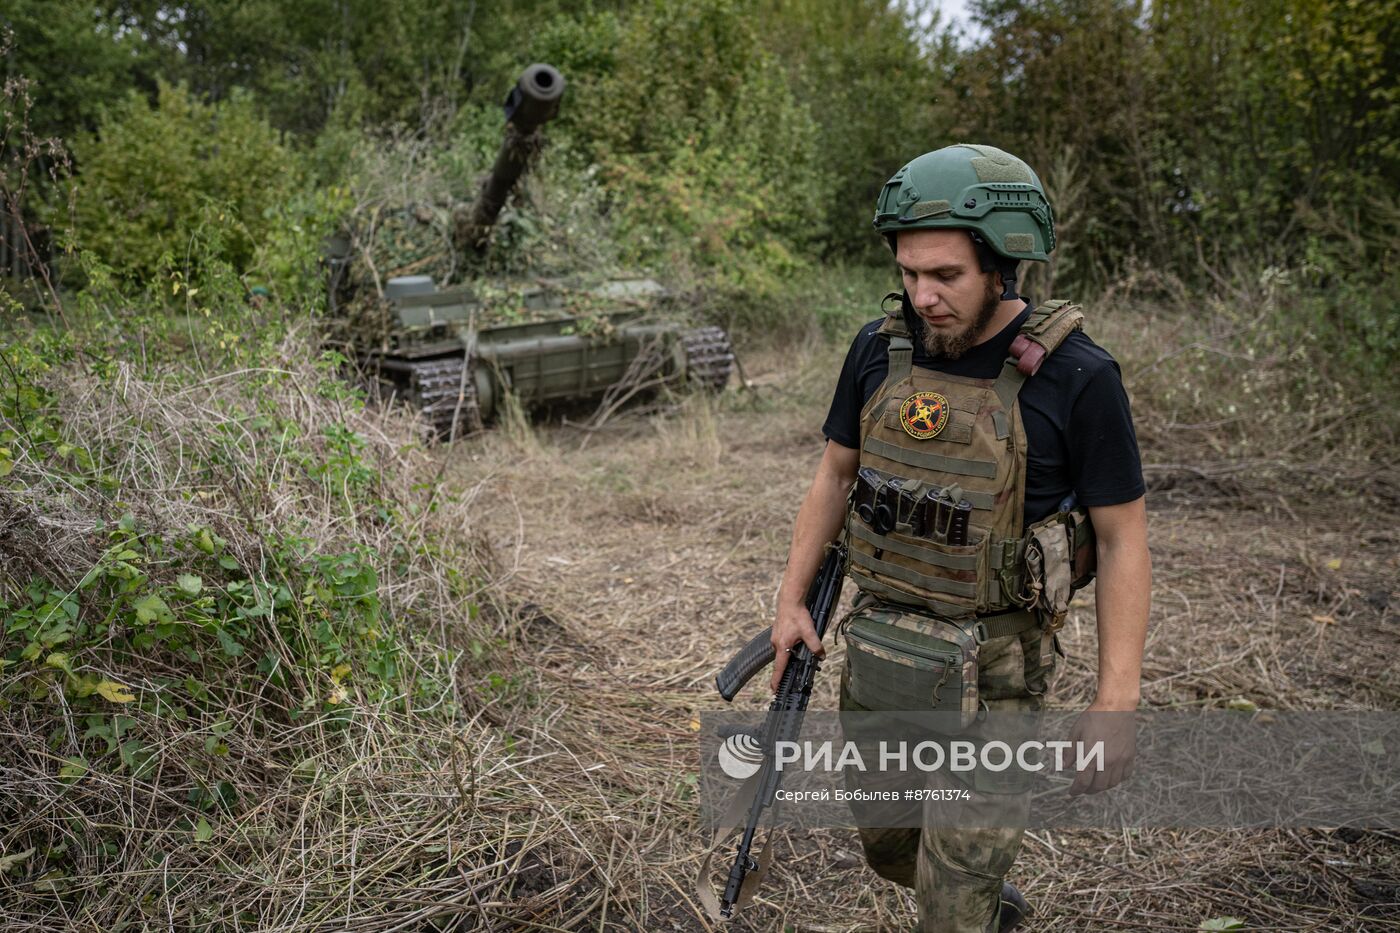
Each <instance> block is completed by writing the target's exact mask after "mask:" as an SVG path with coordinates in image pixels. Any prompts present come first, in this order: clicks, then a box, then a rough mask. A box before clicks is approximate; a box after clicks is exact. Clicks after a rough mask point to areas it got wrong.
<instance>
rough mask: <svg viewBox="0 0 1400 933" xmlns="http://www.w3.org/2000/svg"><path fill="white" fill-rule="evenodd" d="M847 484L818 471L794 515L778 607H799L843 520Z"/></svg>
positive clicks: (848, 489)
mask: <svg viewBox="0 0 1400 933" xmlns="http://www.w3.org/2000/svg"><path fill="white" fill-rule="evenodd" d="M849 491H850V484H849V483H846V482H844V481H843V480H842V479H841V477H839V476H837V475H835V474H833V473H831V472H829V471H826V470H820V471H818V473H817V476H816V478H815V479H814V480H813V481H812V486H811V488H810V489H809V490H808V491H807V498H806V499H804V500H803V501H802V507H801V508H800V509H798V511H797V521H796V523H795V524H794V525H793V529H792V546H791V547H790V548H789V549H788V562H787V569H785V570H784V571H783V582H782V586H780V587H779V589H778V603H779V604H780V605H781V604H783V603H787V604H789V605H796V604H800V603H801V602H802V600H803V599H804V598H805V597H806V594H807V587H808V586H810V585H811V583H812V580H813V578H815V577H816V575H817V568H818V567H820V566H821V562H822V550H823V548H825V547H826V545H827V543H828V542H830V541H831V540H832V539H833V538H835V537H836V534H837V532H839V531H840V530H841V525H842V524H843V522H844V521H845V517H846V494H847V493H848V492H849Z"/></svg>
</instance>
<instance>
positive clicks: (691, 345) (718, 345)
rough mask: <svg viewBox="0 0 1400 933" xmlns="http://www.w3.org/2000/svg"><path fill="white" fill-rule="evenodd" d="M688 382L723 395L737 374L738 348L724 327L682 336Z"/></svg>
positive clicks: (695, 331)
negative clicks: (734, 373)
mask: <svg viewBox="0 0 1400 933" xmlns="http://www.w3.org/2000/svg"><path fill="white" fill-rule="evenodd" d="M681 348H682V350H683V351H684V352H685V381H686V382H687V383H688V384H690V385H693V386H698V387H700V388H702V389H704V390H705V391H707V392H722V391H724V387H725V385H727V384H728V383H729V375H730V373H732V372H733V371H734V346H733V344H731V343H730V342H729V335H728V334H726V333H725V332H724V329H723V328H720V327H697V328H695V329H694V330H688V331H686V332H685V333H683V334H681Z"/></svg>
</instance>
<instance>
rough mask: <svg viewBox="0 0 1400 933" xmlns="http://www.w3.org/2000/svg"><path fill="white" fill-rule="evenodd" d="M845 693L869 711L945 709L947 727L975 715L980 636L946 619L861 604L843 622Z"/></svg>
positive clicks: (968, 721) (957, 728)
mask: <svg viewBox="0 0 1400 933" xmlns="http://www.w3.org/2000/svg"><path fill="white" fill-rule="evenodd" d="M842 630H843V633H844V635H845V640H846V677H847V682H846V685H845V688H846V692H847V694H848V695H849V696H850V698H851V699H852V700H854V701H855V703H856V704H858V705H859V706H861V707H864V708H865V709H867V710H886V711H894V712H898V711H905V712H917V713H929V712H933V713H941V714H946V715H944V716H940V717H939V718H940V720H941V721H946V725H947V728H946V730H942V731H947V732H954V731H961V730H963V729H966V728H967V727H968V726H969V725H971V724H972V723H973V722H974V721H975V720H976V718H977V711H978V699H979V697H978V693H977V653H978V652H977V649H978V643H977V639H976V637H974V635H973V634H972V633H971V632H970V631H968V630H965V629H963V628H962V627H960V626H958V625H955V624H954V623H952V622H948V621H945V620H943V619H936V618H933V617H930V616H925V615H921V614H919V613H915V612H908V611H901V610H898V609H893V608H887V607H880V608H877V607H874V606H872V607H870V608H866V609H858V610H856V611H854V612H852V613H851V615H849V616H848V617H847V618H846V621H845V622H844V624H843V626H842Z"/></svg>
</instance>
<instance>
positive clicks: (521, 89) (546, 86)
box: [452, 64, 564, 257]
mask: <svg viewBox="0 0 1400 933" xmlns="http://www.w3.org/2000/svg"><path fill="white" fill-rule="evenodd" d="M563 95H564V76H563V75H561V74H560V73H559V71H558V69H556V68H554V67H553V66H551V65H544V64H535V65H531V66H530V67H528V68H526V69H525V70H524V72H522V73H521V75H520V79H519V80H518V81H516V82H515V87H513V88H511V90H510V94H508V95H507V96H506V101H505V114H506V129H505V137H504V138H503V139H502V140H501V148H500V150H499V151H497V153H496V161H495V163H494V164H493V165H492V166H491V172H490V174H488V175H487V176H486V180H485V181H484V182H482V185H481V191H480V192H479V193H478V194H477V196H476V200H475V201H474V202H473V203H472V204H471V206H470V207H462V208H458V210H457V212H456V217H455V221H456V222H455V224H454V226H453V235H452V239H453V244H454V245H455V246H456V248H457V251H458V252H459V253H462V254H466V255H468V256H471V255H475V256H478V257H479V256H481V255H482V254H483V253H484V252H485V251H486V246H487V243H488V242H489V240H490V237H491V228H492V227H493V226H494V225H495V223H496V218H497V217H498V216H500V213H501V208H502V207H504V206H505V203H506V198H508V197H510V193H511V191H512V190H513V189H514V188H515V185H516V183H517V182H518V181H519V180H520V176H521V175H523V174H524V173H525V169H526V168H527V167H528V166H529V163H530V159H531V158H532V157H533V156H534V155H535V153H536V152H538V151H539V149H540V147H541V146H542V145H543V143H544V134H543V133H542V132H541V128H542V127H543V126H544V124H546V123H548V122H549V121H550V120H552V119H554V117H555V115H556V114H558V112H559V100H560V98H561V97H563Z"/></svg>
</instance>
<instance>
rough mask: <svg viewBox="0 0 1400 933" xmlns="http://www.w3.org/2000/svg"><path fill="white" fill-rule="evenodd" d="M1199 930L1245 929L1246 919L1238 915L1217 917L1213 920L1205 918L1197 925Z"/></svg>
mask: <svg viewBox="0 0 1400 933" xmlns="http://www.w3.org/2000/svg"><path fill="white" fill-rule="evenodd" d="M1196 929H1198V930H1243V929H1245V925H1244V921H1243V920H1241V919H1239V918H1238V917H1216V918H1214V919H1212V920H1204V921H1202V922H1201V925H1200V926H1199V927H1197V928H1196Z"/></svg>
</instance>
